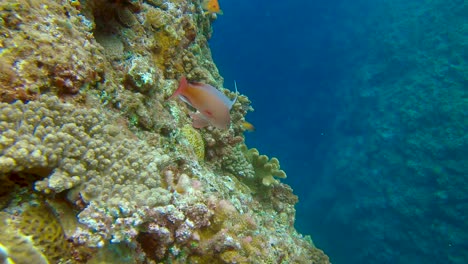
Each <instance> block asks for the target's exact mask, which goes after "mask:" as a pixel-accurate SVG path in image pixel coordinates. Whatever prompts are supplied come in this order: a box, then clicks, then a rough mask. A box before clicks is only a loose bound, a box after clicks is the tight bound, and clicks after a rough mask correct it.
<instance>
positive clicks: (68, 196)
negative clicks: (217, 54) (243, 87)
mask: <svg viewBox="0 0 468 264" xmlns="http://www.w3.org/2000/svg"><path fill="white" fill-rule="evenodd" d="M216 18H217V17H216V15H215V14H210V13H206V12H205V11H204V10H203V9H202V7H201V2H200V1H178V0H173V1H158V0H149V1H137V0H136V1H133V0H132V1H130V0H128V1H117V0H94V1H77V0H62V1H47V0H35V1H27V0H7V1H2V2H1V3H0V87H1V90H0V101H1V102H0V131H1V135H0V180H1V181H2V184H1V187H0V209H1V212H0V220H1V222H0V229H1V230H2V232H1V233H0V263H11V262H14V263H17V264H20V263H30V262H28V261H30V260H31V259H36V260H37V262H36V263H329V260H328V257H327V256H326V255H325V254H324V253H323V252H322V251H321V250H319V249H317V248H316V247H315V246H314V245H313V243H312V241H311V239H310V237H304V236H302V235H301V234H299V233H297V232H296V230H295V228H294V221H295V209H294V205H295V203H297V200H298V199H297V197H296V196H295V195H294V194H293V192H292V190H291V188H290V187H289V186H287V185H285V184H283V183H281V182H279V180H278V179H276V178H284V177H286V174H285V172H284V171H282V170H281V169H280V165H279V161H278V160H277V159H275V158H272V159H270V158H268V157H267V156H265V155H261V154H260V153H259V152H258V151H257V150H256V149H248V147H247V146H246V145H245V143H244V136H243V131H244V128H243V126H242V122H243V121H244V116H245V114H246V113H247V112H248V111H251V110H252V108H251V106H250V101H249V100H248V98H247V97H245V96H242V95H241V96H239V98H238V100H237V102H236V103H235V104H234V106H233V109H232V110H231V118H232V124H231V127H230V128H229V129H228V130H226V131H221V130H218V129H213V128H205V129H200V130H197V129H194V128H192V127H191V126H190V125H188V124H190V122H191V121H190V118H189V116H188V113H189V112H191V111H193V110H192V109H191V108H190V107H188V106H187V105H185V104H184V103H182V102H179V101H177V100H171V101H167V98H168V97H169V96H170V94H171V93H172V92H173V91H174V90H175V89H176V88H177V80H178V79H179V78H180V77H181V76H182V75H185V76H187V78H188V79H189V80H193V81H199V82H205V83H209V84H212V85H214V86H215V87H222V84H223V80H222V77H221V76H220V75H219V73H218V71H217V68H216V65H215V64H214V62H213V61H212V59H211V54H210V49H209V46H208V42H207V40H208V39H209V38H210V35H211V33H212V32H211V23H212V22H213V21H215V19H216ZM222 91H223V92H224V93H225V94H226V95H227V96H229V97H231V98H233V97H234V94H233V93H231V92H229V90H227V89H222Z"/></svg>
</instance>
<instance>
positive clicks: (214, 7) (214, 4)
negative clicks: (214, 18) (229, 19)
mask: <svg viewBox="0 0 468 264" xmlns="http://www.w3.org/2000/svg"><path fill="white" fill-rule="evenodd" d="M202 8H203V9H204V10H205V11H206V12H205V13H216V14H219V15H222V14H223V10H221V9H220V7H219V3H218V0H203V2H202Z"/></svg>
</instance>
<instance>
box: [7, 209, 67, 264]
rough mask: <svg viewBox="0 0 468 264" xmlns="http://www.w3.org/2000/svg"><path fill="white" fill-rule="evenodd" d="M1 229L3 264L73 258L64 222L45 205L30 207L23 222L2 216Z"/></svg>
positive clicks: (43, 263)
mask: <svg viewBox="0 0 468 264" xmlns="http://www.w3.org/2000/svg"><path fill="white" fill-rule="evenodd" d="M0 229H1V230H2V232H0V252H1V253H0V255H3V256H0V260H3V262H2V263H15V264H22V263H30V262H31V260H34V263H38V264H46V263H47V264H48V263H58V262H60V261H61V258H62V256H68V255H70V252H69V248H68V244H67V242H66V241H65V239H64V233H63V230H62V227H61V226H60V223H59V222H58V220H57V218H56V217H55V216H54V215H53V214H52V213H51V212H50V211H49V208H47V207H45V206H36V207H29V208H27V209H26V210H25V211H24V212H23V213H22V214H21V215H20V220H19V221H14V220H13V218H12V217H11V216H9V215H8V214H6V213H4V212H2V213H0Z"/></svg>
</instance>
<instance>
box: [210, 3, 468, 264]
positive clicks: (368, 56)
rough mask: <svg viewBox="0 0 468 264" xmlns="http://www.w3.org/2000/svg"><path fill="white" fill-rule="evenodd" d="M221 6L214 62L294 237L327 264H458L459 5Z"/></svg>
mask: <svg viewBox="0 0 468 264" xmlns="http://www.w3.org/2000/svg"><path fill="white" fill-rule="evenodd" d="M220 5H221V8H222V9H223V11H224V15H222V16H218V19H217V20H216V21H215V22H214V26H213V27H214V32H213V37H212V39H211V40H210V46H211V49H212V53H213V58H214V61H215V63H216V64H217V66H218V69H219V71H220V73H221V75H222V76H223V77H224V78H225V79H224V86H225V87H227V88H230V89H231V90H232V89H233V82H234V80H236V81H237V85H238V88H239V91H240V92H241V93H243V94H245V95H247V96H248V97H249V98H250V100H251V101H252V106H253V107H254V109H255V111H254V112H252V113H250V114H249V115H248V116H247V120H248V121H249V122H251V123H252V124H254V125H255V127H256V131H255V132H253V133H249V134H247V143H248V145H249V147H256V148H258V149H259V150H260V152H261V153H262V154H266V155H269V156H270V157H278V158H279V160H280V162H281V167H282V169H284V170H285V171H286V173H287V175H288V178H287V179H286V180H285V181H284V182H285V183H287V184H289V185H291V186H292V187H293V189H294V191H295V193H296V194H297V195H298V196H299V204H298V205H297V219H296V228H297V229H298V231H299V232H301V233H303V234H309V235H311V236H312V239H313V241H314V243H315V244H316V246H317V247H319V248H321V249H323V250H324V251H325V253H327V254H328V255H329V256H330V258H331V261H332V263H334V264H357V263H441V264H442V263H457V264H458V263H468V136H467V134H468V133H467V131H468V95H467V93H468V92H467V91H468V3H467V1H465V0H432V1H429V0H428V1H423V0H413V1H408V0H405V1H403V0H394V1H387V0H376V1H363V0H357V1H344V0H330V1H312V0H309V1H305V0H291V1H265V0H263V1H262V0H259V1H250V0H238V1H220Z"/></svg>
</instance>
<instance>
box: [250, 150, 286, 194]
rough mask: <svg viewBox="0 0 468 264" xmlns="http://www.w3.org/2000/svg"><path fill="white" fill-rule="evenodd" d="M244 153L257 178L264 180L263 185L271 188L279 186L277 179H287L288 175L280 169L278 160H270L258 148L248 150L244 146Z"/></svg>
mask: <svg viewBox="0 0 468 264" xmlns="http://www.w3.org/2000/svg"><path fill="white" fill-rule="evenodd" d="M242 150H243V153H244V155H245V157H246V158H247V160H248V161H250V163H251V164H252V165H253V168H254V171H255V177H256V178H259V179H261V180H262V184H263V185H265V186H270V185H272V184H278V183H279V181H278V180H277V179H275V177H277V178H281V179H284V178H286V173H285V172H284V171H283V170H281V169H280V164H279V160H278V159H277V158H271V159H270V158H268V156H266V155H260V153H259V152H258V150H257V149H256V148H252V149H248V148H247V146H245V145H243V146H242Z"/></svg>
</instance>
